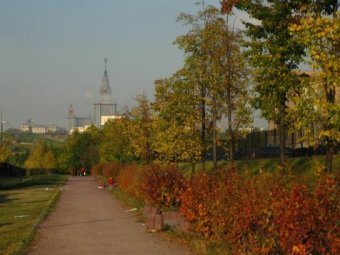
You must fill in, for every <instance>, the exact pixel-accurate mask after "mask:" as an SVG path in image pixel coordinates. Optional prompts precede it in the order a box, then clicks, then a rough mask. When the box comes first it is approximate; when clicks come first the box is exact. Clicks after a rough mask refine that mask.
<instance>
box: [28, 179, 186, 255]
mask: <svg viewBox="0 0 340 255" xmlns="http://www.w3.org/2000/svg"><path fill="white" fill-rule="evenodd" d="M127 209H128V208H125V207H124V206H123V205H122V204H121V203H120V202H119V201H117V200H116V199H115V198H114V197H113V196H112V195H111V194H109V193H108V192H106V191H105V190H101V189H98V188H97V187H96V185H95V182H94V179H93V178H92V177H76V178H70V179H69V181H68V182H67V183H66V184H65V186H64V191H63V193H62V194H61V197H60V201H59V202H58V204H57V206H56V208H55V210H54V211H53V212H52V213H51V215H50V216H49V217H48V218H47V219H46V220H45V222H44V223H43V224H42V225H41V226H40V227H39V229H38V235H37V236H38V237H37V241H36V242H35V243H34V244H33V245H32V247H31V250H30V251H29V252H28V253H27V254H28V255H45V254H49V255H58V254H62V255H66V254H72V255H77V254H81V255H87V254H89V255H90V254H91V255H99V254H100V255H103V254H128V255H129V254H139V255H144V254H145V255H146V254H148V255H153V254H155V255H175V254H176V255H177V254H191V253H190V252H189V250H187V249H185V248H184V247H180V246H178V245H177V244H171V243H169V241H168V240H166V238H165V237H164V236H163V235H161V234H159V233H147V232H146V231H145V227H144V226H143V225H142V223H138V222H136V218H135V217H134V216H133V213H131V212H127Z"/></svg>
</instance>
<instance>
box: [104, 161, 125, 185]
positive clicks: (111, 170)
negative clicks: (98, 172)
mask: <svg viewBox="0 0 340 255" xmlns="http://www.w3.org/2000/svg"><path fill="white" fill-rule="evenodd" d="M121 168H122V165H121V164H119V163H106V164H104V165H103V176H104V178H105V180H108V179H109V178H112V179H113V181H114V182H117V177H118V175H119V172H120V169H121Z"/></svg>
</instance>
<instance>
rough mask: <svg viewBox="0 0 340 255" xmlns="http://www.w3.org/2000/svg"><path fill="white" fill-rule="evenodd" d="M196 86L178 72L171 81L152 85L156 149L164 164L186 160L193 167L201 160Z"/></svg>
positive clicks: (182, 72)
mask: <svg viewBox="0 0 340 255" xmlns="http://www.w3.org/2000/svg"><path fill="white" fill-rule="evenodd" d="M195 89H196V88H195V86H194V85H193V83H190V82H188V80H187V79H186V71H185V70H180V71H179V72H177V73H176V74H174V75H173V76H172V77H171V78H168V79H163V80H158V81H156V82H155V103H154V105H153V108H154V110H155V112H156V113H157V117H156V120H155V123H156V125H155V126H156V139H155V150H156V152H157V154H158V158H160V159H162V160H165V161H175V162H177V161H178V160H182V161H189V162H192V163H193V164H195V162H197V161H199V159H200V158H201V141H200V131H199V129H198V128H197V127H198V126H199V124H200V108H199V104H200V100H199V98H198V97H197V93H195Z"/></svg>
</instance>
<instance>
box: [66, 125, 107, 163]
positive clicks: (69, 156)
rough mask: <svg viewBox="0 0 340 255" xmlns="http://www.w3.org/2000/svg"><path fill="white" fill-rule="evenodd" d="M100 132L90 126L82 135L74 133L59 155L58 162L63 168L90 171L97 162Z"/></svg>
mask: <svg viewBox="0 0 340 255" xmlns="http://www.w3.org/2000/svg"><path fill="white" fill-rule="evenodd" d="M101 134H102V131H101V130H99V129H97V128H96V127H95V126H91V127H90V128H89V129H87V130H86V131H85V132H84V133H79V132H78V131H75V132H74V133H73V134H72V135H70V136H69V137H68V138H67V140H66V143H65V148H64V150H63V152H62V153H61V155H60V162H61V164H62V165H64V167H67V168H72V167H74V168H76V169H80V168H82V167H85V168H86V169H90V168H91V167H92V166H93V165H94V164H96V163H98V162H99V144H100V141H101Z"/></svg>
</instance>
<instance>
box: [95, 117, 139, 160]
mask: <svg viewBox="0 0 340 255" xmlns="http://www.w3.org/2000/svg"><path fill="white" fill-rule="evenodd" d="M129 122H130V120H129V119H127V118H125V117H123V118H121V119H116V120H113V121H108V122H107V123H105V126H104V128H103V132H102V134H103V136H102V141H101V143H100V146H99V153H100V162H103V163H105V162H122V163H124V162H130V161H131V160H132V159H134V157H133V156H134V154H133V151H132V148H131V141H130V137H129V136H128V135H127V132H128V131H127V130H128V126H129Z"/></svg>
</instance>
